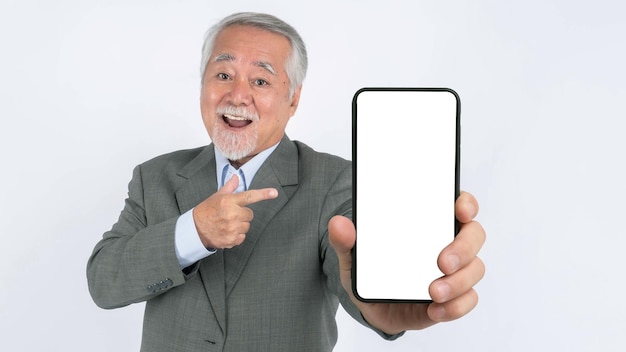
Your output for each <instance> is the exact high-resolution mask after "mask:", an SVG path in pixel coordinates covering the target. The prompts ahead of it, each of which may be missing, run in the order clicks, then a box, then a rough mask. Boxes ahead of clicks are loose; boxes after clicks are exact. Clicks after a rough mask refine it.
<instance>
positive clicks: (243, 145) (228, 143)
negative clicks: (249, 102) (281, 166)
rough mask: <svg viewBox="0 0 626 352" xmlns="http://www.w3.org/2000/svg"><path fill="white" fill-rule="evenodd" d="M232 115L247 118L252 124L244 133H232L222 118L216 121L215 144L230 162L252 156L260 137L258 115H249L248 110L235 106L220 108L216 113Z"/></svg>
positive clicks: (214, 126)
mask: <svg viewBox="0 0 626 352" xmlns="http://www.w3.org/2000/svg"><path fill="white" fill-rule="evenodd" d="M224 114H231V115H236V116H245V117H246V118H248V119H250V120H252V124H251V125H249V126H247V127H245V130H244V131H240V132H232V131H229V130H227V129H226V127H225V126H224V122H223V121H221V118H217V119H215V124H214V125H213V137H214V138H213V143H214V144H215V146H216V147H217V149H219V151H220V152H222V155H224V156H225V157H226V158H227V159H229V160H241V159H243V158H245V157H247V156H250V155H252V153H253V152H254V150H255V149H256V147H257V141H258V137H259V133H258V129H257V124H256V122H257V121H258V120H259V117H258V115H256V114H254V113H249V112H248V111H247V110H246V109H242V108H237V107H234V106H225V107H220V108H218V109H217V111H216V115H217V116H222V115H224Z"/></svg>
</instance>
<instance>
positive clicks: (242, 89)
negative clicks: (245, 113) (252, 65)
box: [229, 79, 252, 106]
mask: <svg viewBox="0 0 626 352" xmlns="http://www.w3.org/2000/svg"><path fill="white" fill-rule="evenodd" d="M229 100H230V103H231V104H233V105H235V106H238V105H249V104H250V103H251V102H252V90H251V87H250V85H249V84H248V82H247V81H246V80H243V79H237V80H235V81H233V84H232V86H231V90H230V94H229Z"/></svg>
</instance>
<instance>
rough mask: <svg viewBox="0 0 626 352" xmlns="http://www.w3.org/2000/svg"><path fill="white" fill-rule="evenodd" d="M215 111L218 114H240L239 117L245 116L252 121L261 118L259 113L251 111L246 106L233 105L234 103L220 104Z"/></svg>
mask: <svg viewBox="0 0 626 352" xmlns="http://www.w3.org/2000/svg"><path fill="white" fill-rule="evenodd" d="M215 113H216V114H217V115H233V116H239V117H243V118H245V119H246V120H250V121H258V120H259V115H258V114H257V113H255V112H250V111H248V109H246V108H242V107H237V106H232V105H226V106H218V107H217V109H216V110H215Z"/></svg>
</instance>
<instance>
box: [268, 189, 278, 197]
mask: <svg viewBox="0 0 626 352" xmlns="http://www.w3.org/2000/svg"><path fill="white" fill-rule="evenodd" d="M270 197H272V198H276V197H278V191H277V190H275V189H273V188H272V189H270Z"/></svg>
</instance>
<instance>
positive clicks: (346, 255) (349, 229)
mask: <svg viewBox="0 0 626 352" xmlns="http://www.w3.org/2000/svg"><path fill="white" fill-rule="evenodd" d="M328 235H329V240H330V244H331V245H332V246H333V248H334V249H335V252H336V253H337V257H338V259H339V275H340V277H341V284H342V286H343V288H344V290H346V292H348V294H349V295H350V296H351V297H352V281H351V272H352V247H354V244H355V242H356V230H355V228H354V224H353V223H352V221H351V220H350V219H348V218H346V217H345V216H334V217H333V218H332V219H330V221H329V222H328Z"/></svg>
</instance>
